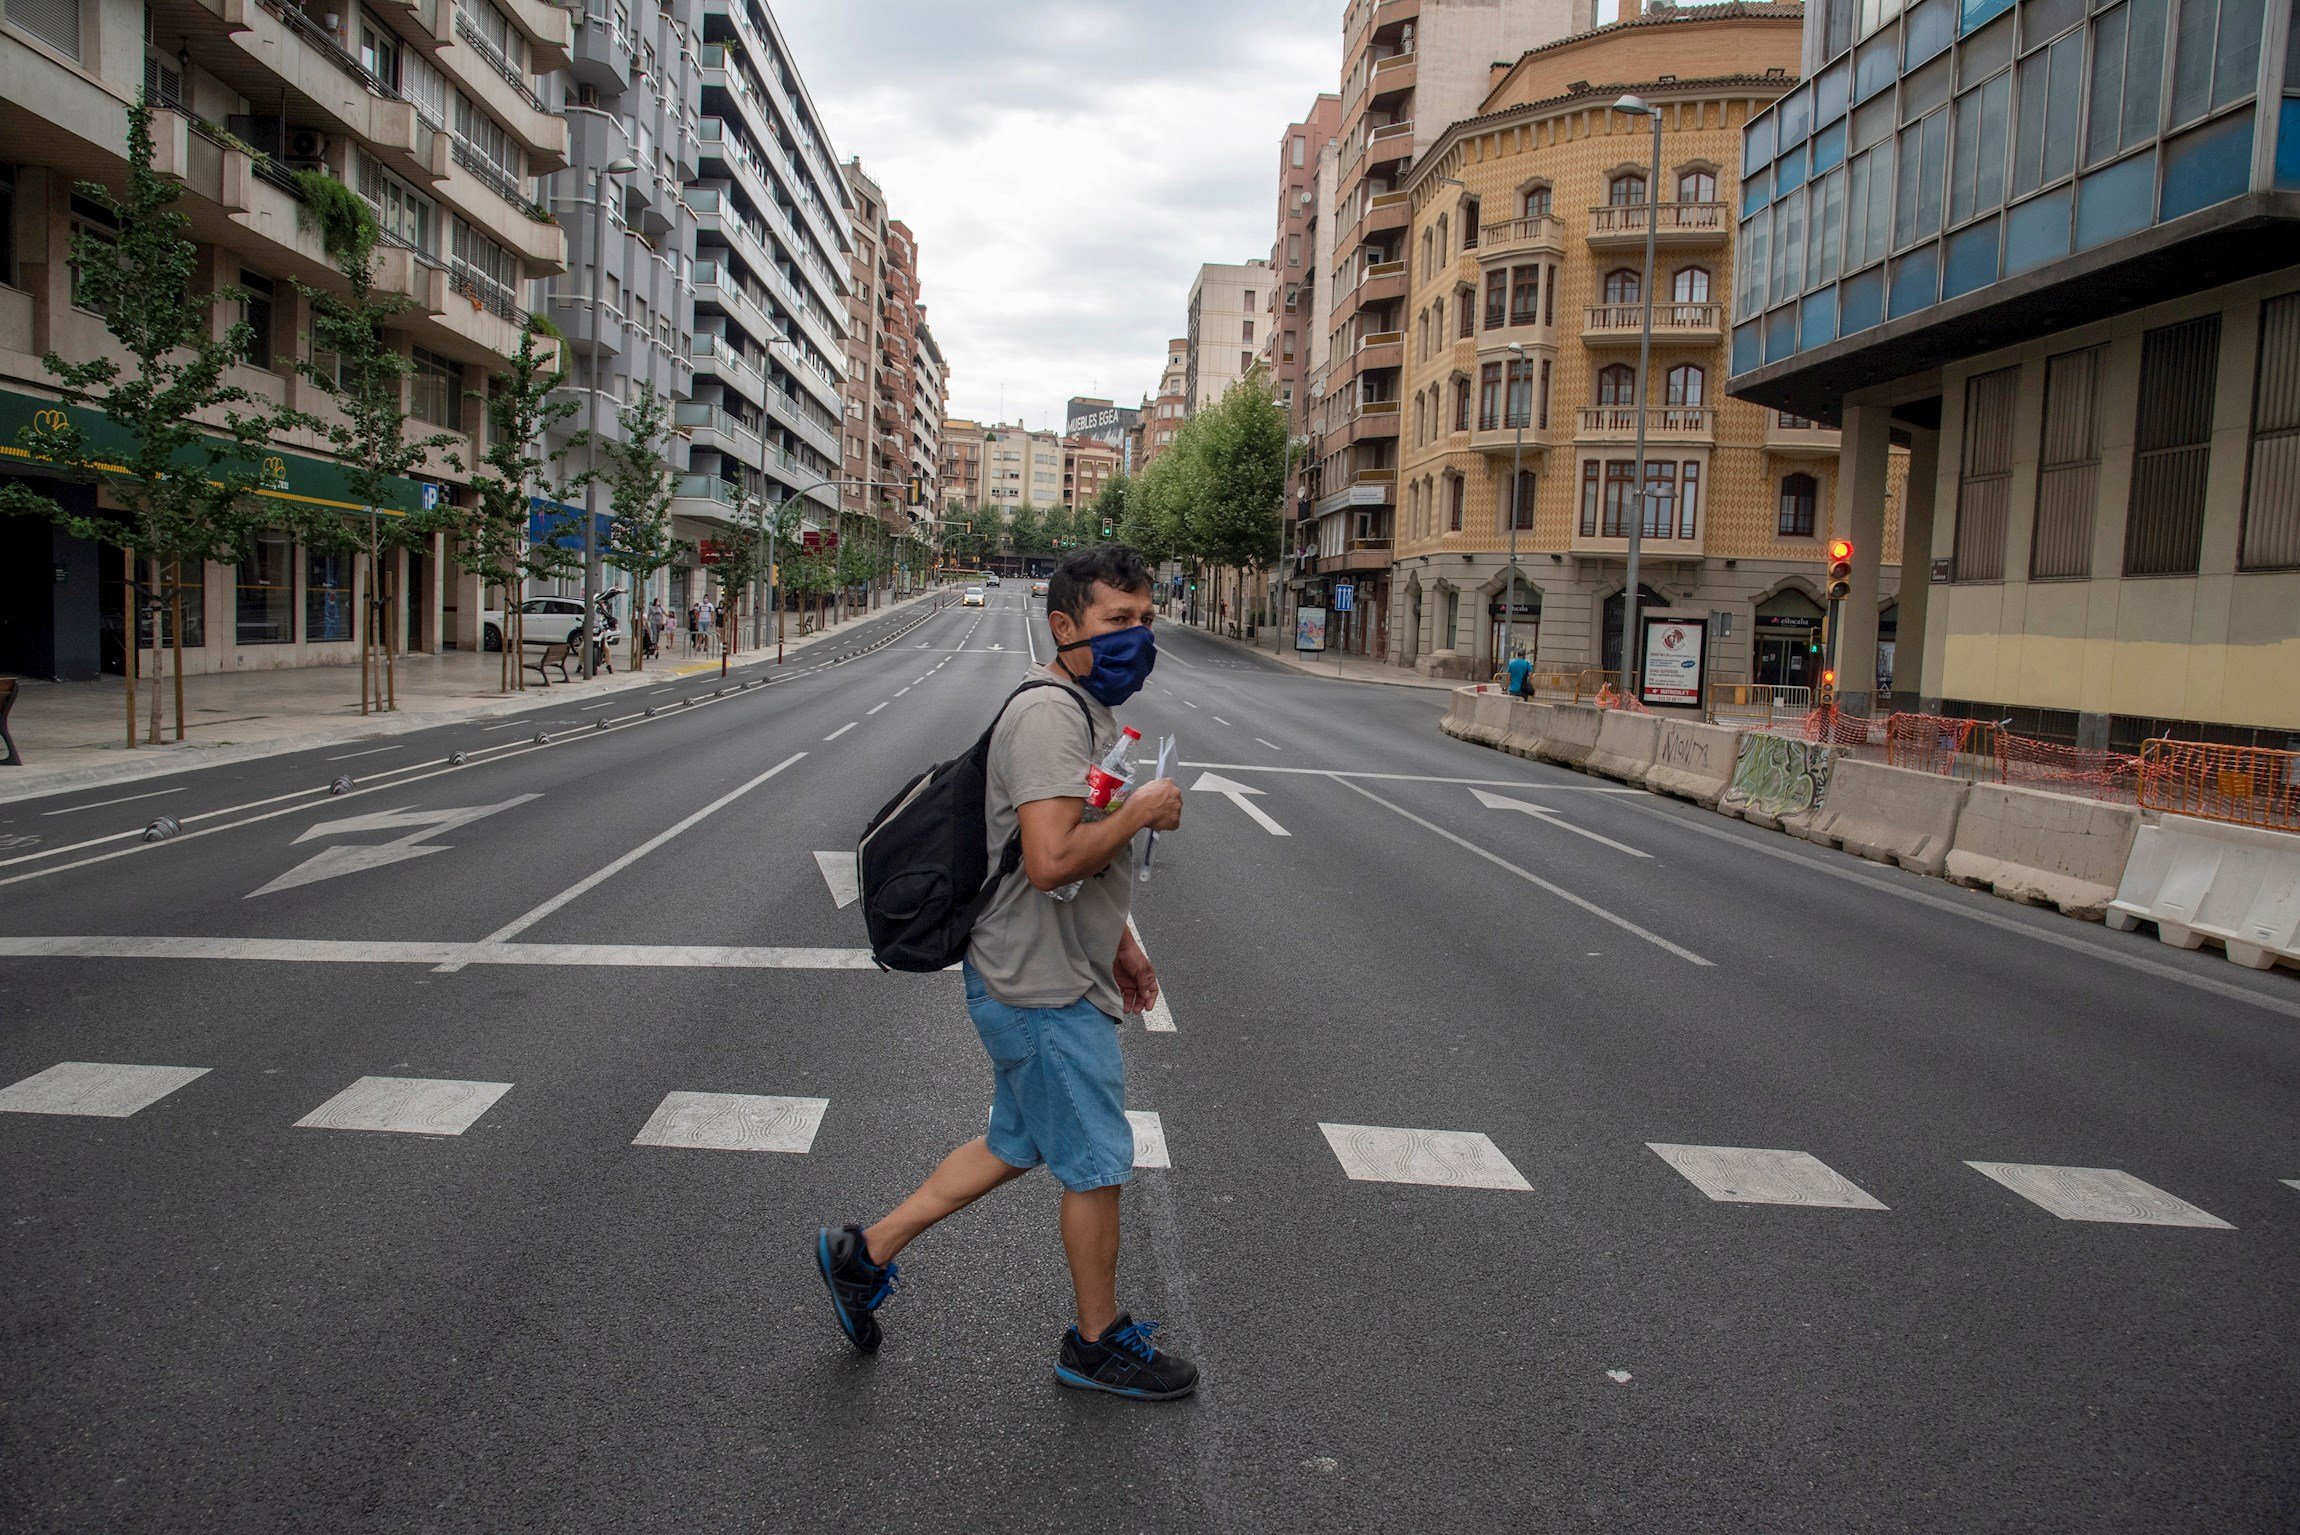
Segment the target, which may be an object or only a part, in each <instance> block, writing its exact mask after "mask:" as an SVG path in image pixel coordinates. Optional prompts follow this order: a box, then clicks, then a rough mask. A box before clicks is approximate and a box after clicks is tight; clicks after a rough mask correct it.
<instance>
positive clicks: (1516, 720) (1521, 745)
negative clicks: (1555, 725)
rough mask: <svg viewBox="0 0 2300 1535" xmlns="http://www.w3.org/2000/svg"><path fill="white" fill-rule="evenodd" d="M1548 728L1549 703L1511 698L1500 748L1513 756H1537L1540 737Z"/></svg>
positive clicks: (1539, 748) (1539, 750)
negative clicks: (1506, 725) (1507, 723)
mask: <svg viewBox="0 0 2300 1535" xmlns="http://www.w3.org/2000/svg"><path fill="white" fill-rule="evenodd" d="M1548 729H1549V705H1547V704H1543V703H1528V702H1526V701H1525V700H1523V699H1515V698H1513V699H1511V700H1510V704H1509V728H1508V729H1507V730H1505V731H1504V732H1503V733H1502V738H1501V742H1500V745H1501V749H1502V750H1503V751H1505V752H1508V753H1509V754H1510V755H1511V756H1513V757H1528V758H1530V757H1537V756H1539V755H1540V754H1541V737H1542V734H1543V733H1544V732H1545V731H1547V730H1548Z"/></svg>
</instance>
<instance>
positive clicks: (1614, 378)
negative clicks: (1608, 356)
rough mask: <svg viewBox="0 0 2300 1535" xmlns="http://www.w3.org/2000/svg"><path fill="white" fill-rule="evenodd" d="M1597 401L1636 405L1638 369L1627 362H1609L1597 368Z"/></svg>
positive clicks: (1601, 403)
mask: <svg viewBox="0 0 2300 1535" xmlns="http://www.w3.org/2000/svg"><path fill="white" fill-rule="evenodd" d="M1597 403H1598V404H1600V405H1635V404H1636V403H1637V370H1636V369H1635V368H1632V367H1631V366H1629V364H1627V363H1625V362H1609V363H1607V364H1606V365H1605V366H1604V367H1602V368H1600V369H1598V370H1597Z"/></svg>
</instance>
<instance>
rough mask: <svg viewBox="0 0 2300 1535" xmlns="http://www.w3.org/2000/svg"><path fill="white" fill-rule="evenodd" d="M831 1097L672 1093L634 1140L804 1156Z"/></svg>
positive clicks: (637, 1143)
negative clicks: (778, 1152) (780, 1152)
mask: <svg viewBox="0 0 2300 1535" xmlns="http://www.w3.org/2000/svg"><path fill="white" fill-rule="evenodd" d="M830 1106H831V1101H830V1100H829V1099H828V1098H771V1097H765V1096H762V1095H760V1094H756V1093H670V1094H666V1095H665V1097H664V1099H663V1101H662V1102H661V1103H660V1104H658V1105H657V1106H656V1108H655V1112H654V1114H653V1115H652V1116H651V1117H650V1118H649V1119H648V1120H647V1123H646V1125H645V1126H644V1127H643V1128H642V1129H641V1130H640V1131H639V1133H638V1135H637V1136H636V1137H634V1138H633V1139H632V1141H631V1144H632V1145H634V1146H679V1147H687V1148H690V1149H693V1150H698V1151H782V1152H790V1153H793V1154H797V1155H804V1154H805V1153H807V1152H809V1151H812V1150H813V1149H814V1145H815V1132H816V1131H818V1130H820V1129H821V1128H822V1123H823V1113H824V1111H825V1110H827V1109H828V1108H829V1107H830Z"/></svg>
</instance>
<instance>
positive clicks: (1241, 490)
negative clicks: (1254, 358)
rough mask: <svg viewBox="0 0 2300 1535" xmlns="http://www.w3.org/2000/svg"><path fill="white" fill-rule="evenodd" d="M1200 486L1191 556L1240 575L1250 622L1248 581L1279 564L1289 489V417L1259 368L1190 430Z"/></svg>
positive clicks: (1242, 614)
mask: <svg viewBox="0 0 2300 1535" xmlns="http://www.w3.org/2000/svg"><path fill="white" fill-rule="evenodd" d="M1184 436H1186V437H1189V438H1190V439H1191V440H1190V442H1189V444H1188V446H1189V453H1190V456H1191V458H1192V459H1193V460H1194V461H1195V469H1196V474H1195V477H1194V478H1195V483H1194V485H1193V487H1192V491H1191V496H1190V515H1189V522H1188V530H1189V535H1190V540H1189V541H1190V548H1191V552H1192V553H1194V554H1197V555H1199V556H1201V557H1203V558H1205V559H1207V560H1210V561H1212V562H1213V563H1215V564H1216V565H1222V566H1227V567H1229V568H1230V569H1231V570H1232V571H1233V572H1234V573H1235V580H1236V589H1235V590H1236V604H1237V606H1236V613H1237V618H1238V622H1239V625H1240V627H1241V631H1242V630H1243V627H1244V625H1245V622H1246V617H1247V608H1246V573H1247V571H1249V570H1268V569H1271V568H1273V567H1274V566H1275V564H1276V562H1277V558H1278V534H1279V526H1280V520H1279V515H1278V507H1279V503H1280V502H1281V501H1282V500H1283V499H1284V496H1285V489H1286V459H1287V452H1288V437H1287V431H1286V417H1285V412H1284V411H1282V410H1280V409H1279V407H1278V401H1277V397H1276V395H1274V394H1273V393H1272V392H1271V390H1270V386H1269V383H1268V381H1267V379H1266V378H1265V377H1264V376H1263V374H1262V372H1261V370H1260V369H1259V368H1257V369H1255V370H1254V371H1253V372H1251V373H1249V374H1247V375H1246V376H1245V377H1244V378H1242V379H1240V380H1238V382H1236V383H1234V384H1232V385H1231V386H1230V387H1229V388H1228V389H1227V390H1224V391H1223V394H1222V398H1221V400H1220V401H1219V402H1218V403H1216V404H1215V405H1214V406H1213V408H1212V409H1210V410H1204V411H1200V412H1199V413H1198V414H1197V415H1196V416H1193V417H1192V418H1191V419H1190V423H1189V426H1188V427H1186V428H1184Z"/></svg>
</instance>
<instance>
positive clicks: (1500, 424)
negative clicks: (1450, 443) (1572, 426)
mask: <svg viewBox="0 0 2300 1535" xmlns="http://www.w3.org/2000/svg"><path fill="white" fill-rule="evenodd" d="M1471 421H1472V427H1473V429H1472V430H1471V432H1470V433H1469V448H1470V451H1471V452H1473V453H1490V454H1498V455H1499V456H1501V457H1503V458H1507V457H1509V456H1510V455H1511V454H1513V453H1515V452H1517V450H1518V444H1519V442H1520V434H1519V432H1518V427H1517V421H1516V418H1514V417H1511V416H1507V415H1503V416H1499V417H1496V418H1495V419H1494V422H1493V424H1491V425H1487V424H1486V420H1485V418H1484V417H1483V416H1475V417H1472V418H1471ZM1455 435H1456V436H1457V437H1458V436H1459V435H1460V434H1459V433H1456V434H1455ZM1554 435H1555V434H1554V433H1552V432H1551V430H1550V429H1549V428H1548V427H1546V426H1544V425H1542V424H1541V422H1540V420H1539V419H1538V418H1536V417H1534V416H1531V415H1528V416H1527V417H1526V421H1525V431H1524V434H1523V438H1522V440H1523V442H1524V446H1525V451H1526V452H1528V453H1539V452H1541V451H1542V450H1543V449H1545V448H1547V447H1549V446H1550V444H1551V442H1552V440H1553V438H1554Z"/></svg>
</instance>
